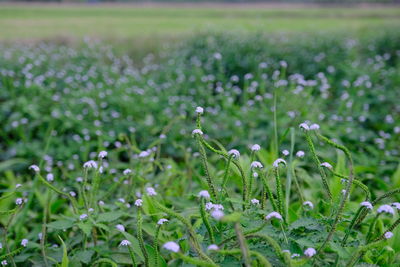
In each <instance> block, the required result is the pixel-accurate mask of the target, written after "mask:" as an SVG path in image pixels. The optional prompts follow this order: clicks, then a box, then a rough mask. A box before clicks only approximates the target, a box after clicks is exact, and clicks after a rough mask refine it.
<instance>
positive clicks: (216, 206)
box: [212, 204, 224, 210]
mask: <svg viewBox="0 0 400 267" xmlns="http://www.w3.org/2000/svg"><path fill="white" fill-rule="evenodd" d="M212 208H213V209H215V210H224V206H222V205H221V204H213V207H212Z"/></svg>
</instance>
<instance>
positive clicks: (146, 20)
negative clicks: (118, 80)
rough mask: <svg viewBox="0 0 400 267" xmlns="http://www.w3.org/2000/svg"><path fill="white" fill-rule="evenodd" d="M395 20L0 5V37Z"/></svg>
mask: <svg viewBox="0 0 400 267" xmlns="http://www.w3.org/2000/svg"><path fill="white" fill-rule="evenodd" d="M399 24H400V8H398V7H386V8H383V7H378V8H372V7H371V8H358V7H357V8H356V7H354V8H317V7H306V6H303V7H294V8H289V7H279V6H271V5H258V6H254V5H248V6H235V5H227V6H221V5H215V6H184V7H180V6H176V7H164V6H134V5H116V6H109V5H95V6H88V5H63V6H57V5H24V6H23V5H17V6H11V5H0V29H1V30H0V39H1V40H22V39H24V40H32V39H34V40H38V39H42V38H46V39H48V38H60V37H64V38H65V37H66V38H82V37H83V36H92V37H100V38H104V39H113V38H135V37H148V36H153V35H159V36H160V35H161V36H169V37H171V36H172V37H173V36H177V35H181V34H187V33H193V32H196V31H204V30H212V31H239V32H244V31H247V32H248V31H251V32H256V31H257V32H298V31H301V32H315V31H341V30H345V31H350V32H353V31H356V32H359V31H364V30H366V29H371V28H373V29H376V28H378V27H381V26H384V25H392V26H396V25H399Z"/></svg>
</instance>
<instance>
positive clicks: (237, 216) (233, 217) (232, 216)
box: [221, 212, 242, 222]
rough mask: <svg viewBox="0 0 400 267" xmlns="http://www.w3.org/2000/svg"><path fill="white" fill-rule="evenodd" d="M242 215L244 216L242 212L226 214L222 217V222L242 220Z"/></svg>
mask: <svg viewBox="0 0 400 267" xmlns="http://www.w3.org/2000/svg"><path fill="white" fill-rule="evenodd" d="M240 217H242V214H241V213H240V212H233V213H231V214H229V215H225V216H224V217H222V219H221V221H222V222H238V221H239V220H240Z"/></svg>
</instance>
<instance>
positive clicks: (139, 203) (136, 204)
mask: <svg viewBox="0 0 400 267" xmlns="http://www.w3.org/2000/svg"><path fill="white" fill-rule="evenodd" d="M142 205H143V200H141V199H140V198H139V199H136V201H135V206H136V207H141V206H142Z"/></svg>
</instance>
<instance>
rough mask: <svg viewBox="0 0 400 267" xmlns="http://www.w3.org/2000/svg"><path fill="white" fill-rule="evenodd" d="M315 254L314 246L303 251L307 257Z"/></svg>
mask: <svg viewBox="0 0 400 267" xmlns="http://www.w3.org/2000/svg"><path fill="white" fill-rule="evenodd" d="M315 254H317V251H316V250H315V249H314V248H307V249H306V250H305V251H304V255H306V256H307V257H309V258H311V257H312V256H314V255H315Z"/></svg>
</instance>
